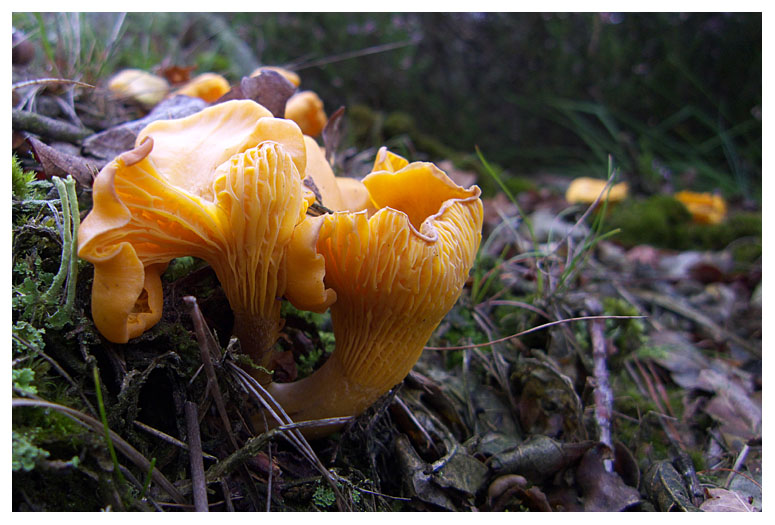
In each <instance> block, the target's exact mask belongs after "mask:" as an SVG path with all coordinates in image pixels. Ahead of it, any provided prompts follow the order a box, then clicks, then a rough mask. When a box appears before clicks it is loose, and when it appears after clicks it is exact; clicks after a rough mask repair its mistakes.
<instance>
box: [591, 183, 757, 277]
mask: <svg viewBox="0 0 775 525" xmlns="http://www.w3.org/2000/svg"><path fill="white" fill-rule="evenodd" d="M605 224H606V227H607V228H608V229H614V228H619V229H620V230H621V233H620V234H619V235H617V236H616V240H617V241H619V242H621V243H622V244H624V245H626V246H635V245H637V244H650V245H652V246H656V247H659V248H668V249H673V250H690V249H691V250H723V249H726V248H727V247H728V246H729V245H730V244H731V243H732V242H733V241H735V240H738V239H746V240H747V242H746V243H743V244H740V245H737V246H734V250H733V255H734V256H735V259H736V260H737V261H739V262H748V263H750V262H754V261H756V260H757V259H758V258H760V257H761V236H762V216H761V213H752V212H741V213H736V214H734V215H730V216H729V217H728V218H727V219H726V220H725V221H724V222H722V223H720V224H695V223H693V222H692V219H691V214H690V213H689V211H688V210H687V209H686V207H685V206H684V205H683V204H681V203H680V202H678V201H677V200H675V199H674V198H673V197H672V196H670V195H655V196H653V197H649V198H648V199H645V200H632V201H628V202H627V203H625V204H624V205H620V206H616V207H615V209H613V210H612V211H611V214H610V216H609V217H608V218H607V219H606V223H605Z"/></svg>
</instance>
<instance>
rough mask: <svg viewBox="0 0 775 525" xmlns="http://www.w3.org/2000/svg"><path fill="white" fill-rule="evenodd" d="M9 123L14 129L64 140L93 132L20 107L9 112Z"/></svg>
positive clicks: (81, 138) (84, 136) (74, 138)
mask: <svg viewBox="0 0 775 525" xmlns="http://www.w3.org/2000/svg"><path fill="white" fill-rule="evenodd" d="M11 125H12V127H13V129H15V130H16V131H27V132H29V133H34V134H35V135H43V136H45V137H49V138H52V139H56V140H62V141H65V142H79V141H81V140H83V139H85V138H86V137H88V136H89V135H93V134H94V131H92V130H90V129H88V128H79V127H77V126H73V125H72V124H68V123H67V122H62V121H61V120H56V119H53V118H49V117H44V116H43V115H39V114H38V113H33V112H32V111H24V110H21V109H14V110H13V111H12V112H11Z"/></svg>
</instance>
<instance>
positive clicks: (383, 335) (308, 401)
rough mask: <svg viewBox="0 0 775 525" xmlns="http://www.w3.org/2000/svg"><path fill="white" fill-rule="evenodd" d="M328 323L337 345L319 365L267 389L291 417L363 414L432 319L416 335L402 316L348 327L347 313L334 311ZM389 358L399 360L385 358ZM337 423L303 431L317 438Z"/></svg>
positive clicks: (404, 366) (412, 355)
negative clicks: (297, 377) (298, 376)
mask: <svg viewBox="0 0 775 525" xmlns="http://www.w3.org/2000/svg"><path fill="white" fill-rule="evenodd" d="M348 318H349V319H348ZM332 321H333V324H334V332H335V333H336V334H337V338H338V339H337V348H336V350H335V351H334V353H333V354H332V355H331V356H330V357H329V359H328V360H327V361H326V362H325V363H324V364H323V366H322V367H320V368H319V369H318V370H317V371H315V372H314V373H313V374H312V375H310V376H308V377H305V378H304V379H301V380H299V381H295V382H293V383H272V384H271V385H269V386H268V387H267V390H268V391H269V393H270V394H271V395H272V397H273V398H274V400H275V401H276V402H277V403H279V404H280V405H281V406H282V407H283V409H284V410H285V412H286V413H287V414H288V415H289V416H290V418H291V419H292V420H294V421H307V420H314V419H325V418H333V417H344V416H353V415H357V414H360V413H362V412H363V411H365V410H366V409H367V408H368V407H370V406H371V405H372V404H374V402H375V401H377V400H378V399H379V398H380V397H381V396H382V395H384V394H385V393H386V392H388V391H390V389H391V388H393V387H394V386H395V385H396V384H398V383H400V382H401V381H402V380H403V379H404V377H406V375H407V374H408V373H409V371H410V370H411V369H412V367H413V366H414V364H415V362H416V361H417V359H418V358H419V357H420V354H421V353H422V349H423V345H424V343H425V341H427V339H428V338H429V337H430V335H431V333H432V332H433V330H434V329H435V327H436V323H433V324H432V325H429V326H427V327H423V328H422V329H420V330H419V331H420V332H421V333H418V332H414V333H409V331H407V330H406V329H405V328H406V324H407V323H406V319H391V320H390V321H391V322H387V323H383V322H381V321H382V320H380V319H375V318H373V319H372V320H371V322H370V323H369V322H367V323H366V324H367V326H363V325H361V326H360V327H358V329H357V330H353V326H352V324H353V323H352V322H351V321H352V319H351V316H349V315H347V314H345V315H339V316H337V315H336V313H335V312H332ZM360 321H363V320H360ZM355 334H357V337H356V336H354V335H355ZM389 357H397V358H398V359H397V360H396V361H390V360H389V359H388V358H389ZM341 426H342V425H341V424H333V425H326V426H318V427H310V428H309V429H307V430H305V431H304V435H305V436H307V437H309V438H315V437H321V436H324V435H327V434H330V433H331V432H333V431H336V430H337V429H339V428H340V427H341Z"/></svg>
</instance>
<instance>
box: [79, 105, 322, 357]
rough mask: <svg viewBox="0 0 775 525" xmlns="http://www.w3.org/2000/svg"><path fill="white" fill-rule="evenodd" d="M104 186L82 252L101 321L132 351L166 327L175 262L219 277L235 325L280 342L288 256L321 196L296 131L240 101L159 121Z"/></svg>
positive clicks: (112, 166) (109, 170)
mask: <svg viewBox="0 0 775 525" xmlns="http://www.w3.org/2000/svg"><path fill="white" fill-rule="evenodd" d="M137 141H138V142H137V144H138V146H137V147H136V148H135V149H134V150H132V151H130V152H127V153H124V154H123V155H121V156H119V157H118V158H117V159H116V160H114V161H113V162H111V163H109V164H108V165H107V166H106V167H105V168H104V169H103V170H102V171H101V172H100V173H99V174H98V176H97V177H96V179H95V181H94V186H93V201H94V206H93V209H92V210H91V212H90V213H89V215H88V216H87V217H86V218H85V219H84V221H83V223H82V224H81V229H80V231H79V248H78V255H79V256H80V257H81V258H83V259H86V260H88V261H90V262H92V263H93V264H94V266H95V275H94V284H93V289H92V315H93V318H94V320H95V324H96V325H97V328H98V329H99V330H100V332H101V333H102V334H103V335H104V336H105V337H106V338H107V339H109V340H111V341H114V342H126V341H127V340H128V339H129V338H131V337H135V336H137V335H139V334H140V333H142V331H143V330H146V329H148V328H149V327H150V326H152V325H153V324H154V323H156V322H158V320H159V318H160V315H161V302H162V301H161V281H160V274H161V272H162V271H163V269H164V268H165V267H166V265H167V263H168V262H169V261H170V260H171V259H173V258H176V257H182V256H187V255H191V256H194V257H198V258H201V259H204V260H205V261H207V262H208V263H210V265H211V266H212V267H213V269H214V270H215V272H216V274H217V276H218V278H219V280H220V282H221V285H222V286H223V288H224V290H225V292H226V295H227V297H228V298H229V302H230V303H231V306H232V308H233V309H234V311H235V316H236V317H240V316H243V317H246V318H250V319H259V321H255V320H251V321H250V323H251V324H253V325H256V326H254V328H256V330H258V331H263V332H265V333H263V334H258V335H261V336H262V337H263V336H266V338H269V339H271V336H272V334H273V333H275V332H276V331H277V330H278V329H279V328H278V326H277V325H278V324H279V298H280V297H281V296H282V295H283V293H284V290H285V283H286V281H285V279H286V275H285V269H284V258H285V255H286V251H287V246H288V244H289V242H290V239H291V236H292V234H293V230H294V228H295V227H296V225H297V224H299V223H300V222H301V221H302V220H303V219H304V217H305V213H306V209H307V207H308V206H309V204H310V203H311V198H310V197H311V196H310V194H308V193H307V192H305V191H304V189H303V188H302V185H301V174H302V173H304V169H305V166H306V151H305V146H304V139H303V137H302V135H301V131H300V130H299V128H298V126H296V125H295V124H293V123H292V122H290V121H287V120H284V119H276V118H273V117H271V116H270V115H269V112H268V111H267V110H266V109H265V108H263V107H262V106H260V105H258V104H256V103H255V102H252V101H249V100H235V101H230V102H226V103H223V104H218V105H215V106H211V107H209V108H206V109H205V110H203V111H201V112H200V113H197V114H195V115H192V116H190V117H186V118H184V119H177V120H170V121H157V122H154V123H152V124H150V125H149V126H147V127H146V128H145V129H144V130H143V131H142V132H141V133H140V134H139V136H138V139H137Z"/></svg>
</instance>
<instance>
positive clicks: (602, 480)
mask: <svg viewBox="0 0 775 525" xmlns="http://www.w3.org/2000/svg"><path fill="white" fill-rule="evenodd" d="M613 455H614V454H613V451H612V450H611V449H609V448H608V447H607V446H605V445H603V444H602V443H598V444H596V445H595V446H594V447H592V448H590V449H589V450H587V452H586V453H585V454H584V456H583V457H582V458H581V462H580V463H579V466H578V468H577V469H576V481H577V482H578V486H579V489H580V490H581V494H582V495H583V498H584V510H585V511H588V512H619V511H622V510H626V509H628V508H629V507H632V506H634V505H637V504H638V503H640V494H639V493H638V490H637V489H636V488H635V487H630V486H629V485H627V484H625V483H624V481H623V480H622V478H620V477H619V475H618V474H616V473H615V472H608V471H607V470H606V468H605V461H606V460H611V459H613Z"/></svg>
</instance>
